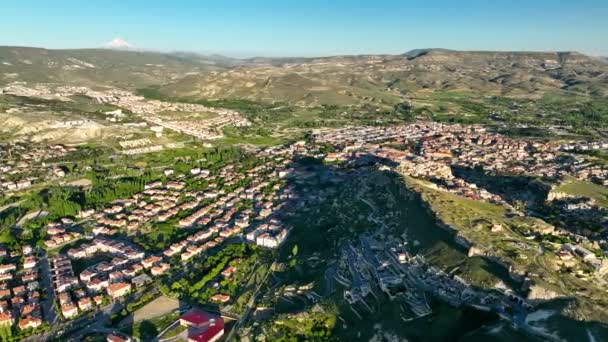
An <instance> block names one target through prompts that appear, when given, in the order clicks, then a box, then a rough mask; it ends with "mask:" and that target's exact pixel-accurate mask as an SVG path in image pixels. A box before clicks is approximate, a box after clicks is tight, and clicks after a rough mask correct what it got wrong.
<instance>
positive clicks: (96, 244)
mask: <svg viewBox="0 0 608 342" xmlns="http://www.w3.org/2000/svg"><path fill="white" fill-rule="evenodd" d="M100 254H104V255H107V256H108V258H109V259H110V260H109V262H106V261H102V262H99V263H97V264H95V265H91V266H89V267H87V268H86V269H84V270H83V271H82V272H80V274H78V275H75V274H74V269H73V267H72V261H71V259H87V258H91V257H93V256H96V255H100ZM144 256H145V253H144V252H143V251H141V250H139V249H138V248H137V247H135V246H134V245H132V244H130V243H127V242H123V241H116V240H112V239H109V238H101V237H98V238H95V239H94V240H93V241H92V242H91V243H84V244H82V245H80V246H79V247H74V248H71V249H69V250H68V251H67V253H66V254H65V255H62V254H60V255H57V256H55V257H54V258H53V259H52V272H53V277H54V286H55V292H56V295H57V298H58V299H59V304H60V307H61V313H62V315H63V316H64V318H67V319H69V318H74V317H76V316H78V314H79V313H82V312H86V311H88V310H91V309H93V308H94V307H95V306H98V305H101V304H102V303H103V302H104V298H105V296H106V295H107V296H108V297H109V298H111V299H117V298H119V297H122V296H124V295H126V294H128V293H129V292H130V291H131V290H132V288H133V287H141V286H144V285H145V284H146V283H148V282H150V281H151V278H150V277H149V276H148V275H147V274H145V273H144V269H146V267H145V266H144V265H147V264H146V263H144Z"/></svg>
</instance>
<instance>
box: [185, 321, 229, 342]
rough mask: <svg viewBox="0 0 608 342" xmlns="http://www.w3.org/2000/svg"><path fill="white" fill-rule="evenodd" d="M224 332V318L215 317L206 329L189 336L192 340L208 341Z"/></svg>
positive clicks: (197, 341)
mask: <svg viewBox="0 0 608 342" xmlns="http://www.w3.org/2000/svg"><path fill="white" fill-rule="evenodd" d="M223 333H224V319H223V318H222V317H215V318H213V321H212V322H211V323H210V324H209V326H208V327H207V329H205V331H203V332H201V333H198V334H193V335H190V336H188V339H189V340H190V341H196V342H208V341H210V340H212V339H213V338H214V337H216V336H218V335H219V336H221V335H222V334H223Z"/></svg>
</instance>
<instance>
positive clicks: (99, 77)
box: [0, 47, 228, 88]
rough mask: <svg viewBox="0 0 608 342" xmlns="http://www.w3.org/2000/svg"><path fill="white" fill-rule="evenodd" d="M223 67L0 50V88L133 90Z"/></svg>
mask: <svg viewBox="0 0 608 342" xmlns="http://www.w3.org/2000/svg"><path fill="white" fill-rule="evenodd" d="M226 61H228V60H226ZM224 68H225V65H224V62H223V61H222V60H220V59H218V58H205V57H203V56H199V55H194V54H192V55H188V54H180V53H175V54H169V53H156V52H142V51H124V50H110V49H78V50H47V49H41V48H29V47H0V85H3V84H8V83H11V82H15V81H20V82H36V83H46V82H51V83H61V84H66V85H84V86H96V85H110V86H117V87H124V88H133V87H141V86H145V85H149V84H164V83H167V82H170V81H175V80H177V79H179V78H182V77H185V76H187V75H189V74H196V73H200V72H203V71H208V70H222V69H224Z"/></svg>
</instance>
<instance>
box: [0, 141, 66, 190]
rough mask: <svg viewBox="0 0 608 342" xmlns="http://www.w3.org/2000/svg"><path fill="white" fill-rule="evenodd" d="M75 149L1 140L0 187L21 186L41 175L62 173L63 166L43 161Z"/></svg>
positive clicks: (13, 187) (42, 176)
mask: <svg viewBox="0 0 608 342" xmlns="http://www.w3.org/2000/svg"><path fill="white" fill-rule="evenodd" d="M75 150H76V148H74V147H68V146H64V145H36V144H24V143H0V160H1V162H0V191H16V190H23V189H27V188H29V187H31V186H32V184H33V183H35V182H36V181H38V180H40V179H46V178H49V177H63V176H65V170H64V169H63V168H61V167H58V166H56V165H46V164H45V161H46V160H48V159H51V158H58V157H62V156H65V155H67V154H68V153H70V152H73V151H75Z"/></svg>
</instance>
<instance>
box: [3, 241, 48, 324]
mask: <svg viewBox="0 0 608 342" xmlns="http://www.w3.org/2000/svg"><path fill="white" fill-rule="evenodd" d="M0 258H1V259H2V264H0V326H10V327H12V326H13V325H15V324H17V327H18V328H19V329H20V330H26V329H34V328H37V327H39V326H41V325H42V324H43V318H42V308H41V305H40V291H41V289H40V284H39V275H38V267H39V265H38V260H37V257H36V256H35V252H34V249H33V248H32V247H31V246H29V245H25V246H23V247H22V250H21V251H17V250H13V251H9V250H7V249H6V248H4V247H0Z"/></svg>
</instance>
